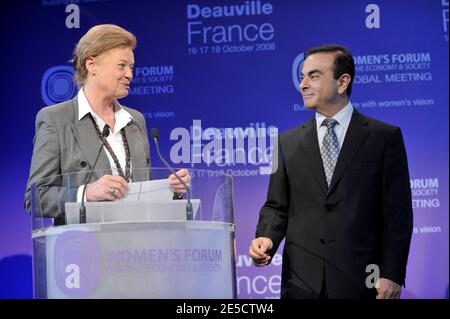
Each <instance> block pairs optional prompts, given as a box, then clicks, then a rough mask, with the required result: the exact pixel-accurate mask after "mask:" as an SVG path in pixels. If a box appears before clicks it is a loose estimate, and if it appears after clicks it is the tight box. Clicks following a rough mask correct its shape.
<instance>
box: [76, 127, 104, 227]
mask: <svg viewBox="0 0 450 319" xmlns="http://www.w3.org/2000/svg"><path fill="white" fill-rule="evenodd" d="M108 136H109V125H108V124H105V126H104V127H103V131H102V136H101V137H100V139H101V141H102V145H101V146H100V149H99V150H98V154H97V158H96V159H95V162H94V165H93V166H92V169H91V171H90V172H89V174H88V175H87V177H86V179H85V180H84V187H83V193H82V195H81V205H80V224H86V206H84V194H85V193H86V186H87V183H88V181H89V179H90V178H91V175H92V172H93V171H94V168H95V165H96V164H97V161H98V159H99V157H100V154H101V152H102V149H103V145H105V141H106V138H107V137H108Z"/></svg>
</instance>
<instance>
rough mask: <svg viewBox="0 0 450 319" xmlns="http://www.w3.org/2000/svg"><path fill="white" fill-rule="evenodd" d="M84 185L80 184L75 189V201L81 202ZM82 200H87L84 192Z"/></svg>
mask: <svg viewBox="0 0 450 319" xmlns="http://www.w3.org/2000/svg"><path fill="white" fill-rule="evenodd" d="M84 186H85V185H81V186H79V187H78V190H77V203H81V195H83V188H84ZM84 201H85V202H87V199H86V193H84Z"/></svg>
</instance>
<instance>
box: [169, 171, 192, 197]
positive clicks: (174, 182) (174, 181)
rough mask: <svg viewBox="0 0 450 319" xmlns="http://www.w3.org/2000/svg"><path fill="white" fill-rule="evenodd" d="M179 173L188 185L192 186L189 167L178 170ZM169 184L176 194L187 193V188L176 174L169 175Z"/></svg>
mask: <svg viewBox="0 0 450 319" xmlns="http://www.w3.org/2000/svg"><path fill="white" fill-rule="evenodd" d="M177 175H178V176H179V177H180V178H181V179H182V180H183V182H185V183H186V185H187V186H188V187H190V182H191V176H190V175H189V172H188V170H187V169H185V168H183V169H180V170H179V171H178V172H177ZM169 184H170V188H171V189H172V192H174V193H176V194H184V193H186V188H185V187H184V186H183V184H182V183H180V181H179V180H178V178H177V177H176V176H175V175H174V174H170V176H169Z"/></svg>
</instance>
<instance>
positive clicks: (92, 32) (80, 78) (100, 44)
mask: <svg viewBox="0 0 450 319" xmlns="http://www.w3.org/2000/svg"><path fill="white" fill-rule="evenodd" d="M122 46H125V47H129V48H131V49H132V50H133V49H134V48H135V47H136V37H135V36H134V34H132V33H130V32H128V31H127V30H125V29H123V28H121V27H119V26H117V25H114V24H100V25H96V26H95V27H92V28H91V29H89V31H88V32H86V34H85V35H83V37H81V39H80V41H78V44H77V46H76V47H75V50H74V53H73V59H72V60H71V61H70V62H71V63H72V65H73V67H74V69H75V81H76V83H77V85H78V86H82V85H83V84H84V83H85V81H86V79H87V75H88V70H87V69H86V60H87V59H88V58H89V57H96V56H98V55H100V54H102V53H104V52H106V51H109V50H111V49H113V48H116V47H122Z"/></svg>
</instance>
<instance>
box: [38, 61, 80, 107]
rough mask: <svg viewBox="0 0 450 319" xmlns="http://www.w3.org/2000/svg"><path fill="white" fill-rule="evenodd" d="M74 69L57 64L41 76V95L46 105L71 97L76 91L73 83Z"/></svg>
mask: <svg viewBox="0 0 450 319" xmlns="http://www.w3.org/2000/svg"><path fill="white" fill-rule="evenodd" d="M74 73H75V70H74V69H73V68H72V67H71V66H66V65H58V66H54V67H51V68H50V69H48V70H47V71H46V72H45V73H44V75H43V76H42V83H41V95H42V100H43V101H44V103H45V104H46V105H51V104H56V103H60V102H64V101H67V100H69V99H71V98H73V97H74V96H75V94H76V92H77V90H76V86H75V84H74V83H73V80H72V79H73V75H74Z"/></svg>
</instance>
